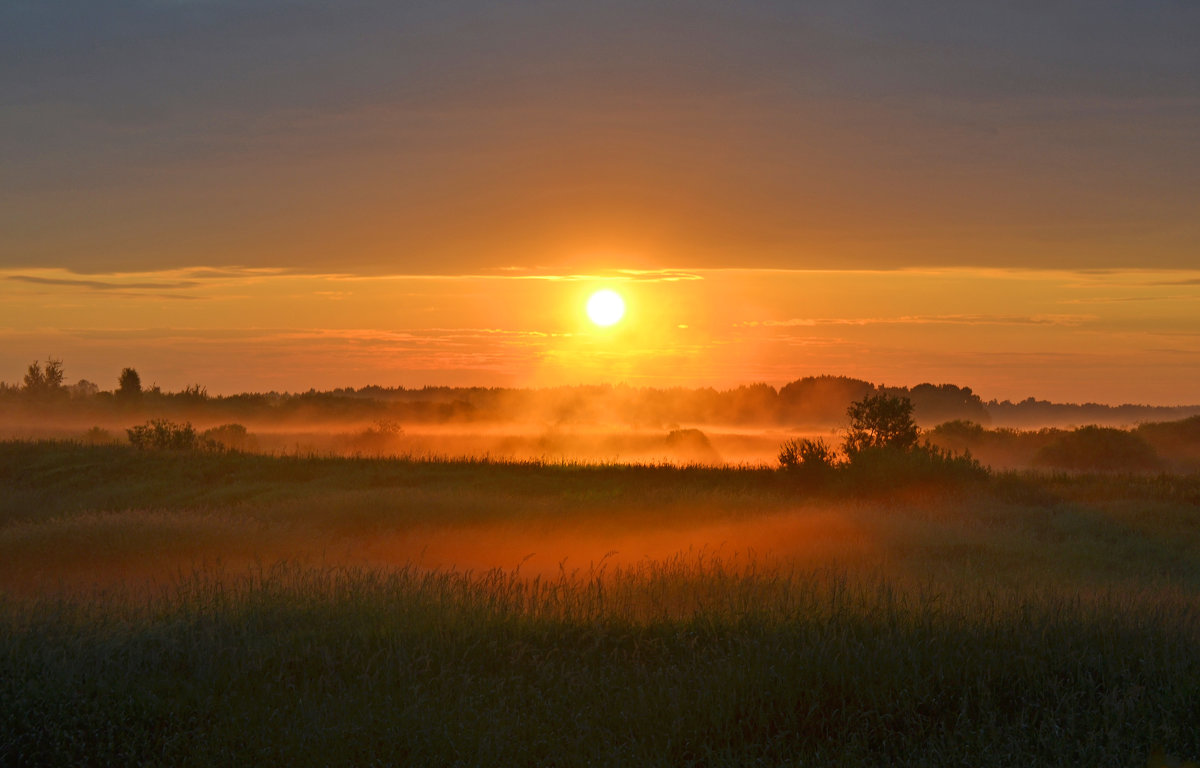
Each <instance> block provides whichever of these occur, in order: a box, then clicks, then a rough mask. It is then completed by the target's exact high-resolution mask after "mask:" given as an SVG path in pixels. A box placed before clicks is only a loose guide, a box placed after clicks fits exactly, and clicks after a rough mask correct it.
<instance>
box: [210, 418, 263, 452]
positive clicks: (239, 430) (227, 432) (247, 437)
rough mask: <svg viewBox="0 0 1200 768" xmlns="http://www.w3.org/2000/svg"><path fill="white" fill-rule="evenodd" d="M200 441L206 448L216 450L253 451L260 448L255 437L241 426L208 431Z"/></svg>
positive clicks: (228, 425) (231, 425) (221, 427)
mask: <svg viewBox="0 0 1200 768" xmlns="http://www.w3.org/2000/svg"><path fill="white" fill-rule="evenodd" d="M200 439H201V440H202V441H203V442H204V445H205V446H206V447H208V448H212V449H214V450H225V451H252V450H254V449H255V448H256V447H258V441H257V440H256V439H255V438H254V435H252V434H250V433H249V432H247V431H246V428H245V427H244V426H242V425H241V424H222V425H221V426H219V427H212V428H211V429H206V430H204V432H203V433H202V434H201V435H200Z"/></svg>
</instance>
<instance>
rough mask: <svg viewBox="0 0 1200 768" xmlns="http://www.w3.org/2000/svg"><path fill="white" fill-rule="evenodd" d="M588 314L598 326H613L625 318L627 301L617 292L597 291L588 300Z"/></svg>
mask: <svg viewBox="0 0 1200 768" xmlns="http://www.w3.org/2000/svg"><path fill="white" fill-rule="evenodd" d="M587 314H588V317H590V318H591V319H592V322H593V323H595V324H596V325H600V326H609V325H613V324H614V323H617V322H619V321H620V319H621V318H622V317H624V316H625V300H624V299H622V298H621V296H620V294H618V293H617V292H616V291H610V290H608V289H605V290H603V291H596V292H595V293H593V294H592V297H591V298H590V299H588V303H587Z"/></svg>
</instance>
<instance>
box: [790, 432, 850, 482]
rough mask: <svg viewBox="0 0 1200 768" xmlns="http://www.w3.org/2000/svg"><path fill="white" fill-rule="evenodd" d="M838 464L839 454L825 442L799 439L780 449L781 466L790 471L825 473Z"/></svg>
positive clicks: (818, 439)
mask: <svg viewBox="0 0 1200 768" xmlns="http://www.w3.org/2000/svg"><path fill="white" fill-rule="evenodd" d="M836 464H837V452H836V451H834V449H833V448H832V447H830V446H829V444H828V443H826V442H825V441H824V440H822V439H820V438H817V439H816V440H810V439H809V438H807V437H805V438H797V439H793V440H788V441H787V442H785V443H784V444H783V445H781V446H780V447H779V466H781V467H783V468H784V469H786V470H790V471H802V472H807V473H810V474H811V473H817V472H825V471H828V470H830V469H833V467H834V466H835V465H836Z"/></svg>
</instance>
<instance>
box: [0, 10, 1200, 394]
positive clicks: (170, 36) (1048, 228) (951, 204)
mask: <svg viewBox="0 0 1200 768" xmlns="http://www.w3.org/2000/svg"><path fill="white" fill-rule="evenodd" d="M1197 29H1200V5H1197V4H1195V3H1191V2H1184V1H1183V0H1174V1H1172V0H1166V1H1164V2H1159V3H1154V4H1151V5H1147V4H1144V3H1135V2H1114V3H1104V4H1087V5H1081V6H1071V7H1065V6H1063V7H1059V6H1046V7H1035V6H1027V5H1024V4H1017V5H1014V4H964V3H958V2H951V1H950V0H918V1H917V2H914V3H908V4H903V5H901V4H896V3H889V2H885V0H856V1H855V2H844V1H843V0H836V1H835V0H829V1H828V2H824V1H823V0H816V1H815V2H811V3H809V2H806V3H769V2H763V3H743V4H733V3H725V2H716V0H698V1H697V2H694V3H687V4H679V3H674V2H670V1H669V0H640V1H639V2H632V1H631V2H624V0H617V1H616V2H611V3H581V2H573V1H572V0H566V1H565V2H554V3H548V2H542V1H541V0H514V1H513V2H508V3H503V4H496V3H486V2H482V1H481V0H446V1H445V2H439V3H393V2H385V0H353V1H352V2H347V3H338V4H322V3H310V2H304V1H302V0H261V2H254V3H245V2H236V1H235V0H175V1H174V2H170V3H164V2H153V1H151V0H114V2H106V3H91V2H81V1H78V0H47V1H46V2H14V3H3V4H0V150H2V155H0V167H2V168H3V172H2V173H0V380H4V381H9V382H14V381H19V380H20V378H21V375H22V374H23V372H24V369H25V367H26V366H27V365H28V364H29V363H30V362H31V361H32V360H34V359H45V358H46V357H47V356H53V357H57V358H61V359H63V361H64V363H65V366H66V372H67V378H68V380H74V379H75V378H79V377H84V378H88V379H90V380H93V381H95V382H97V383H99V384H100V385H101V386H102V387H105V388H109V387H111V386H113V383H114V380H115V377H116V374H117V372H118V371H119V370H120V369H121V368H122V367H124V366H126V365H133V366H135V367H137V368H138V369H139V370H140V371H141V372H142V375H143V378H144V379H145V380H146V381H147V383H150V382H155V381H156V382H158V383H159V384H160V385H162V386H164V387H166V388H179V387H182V386H185V385H190V384H196V383H199V384H202V385H205V386H207V387H208V388H209V391H210V392H234V391H242V390H264V389H282V390H305V389H308V388H310V387H317V388H325V387H333V386H346V385H355V386H359V385H365V384H371V383H379V384H387V385H394V384H404V385H412V386H419V385H423V384H442V383H450V384H468V383H469V384H505V385H537V384H556V383H595V382H600V381H610V382H618V381H625V382H628V383H631V384H651V385H669V384H685V385H714V386H731V385H736V384H741V383H749V382H753V381H767V382H770V383H774V384H782V383H784V382H786V381H789V380H793V379H795V378H798V377H800V376H804V375H812V374H823V373H830V374H845V375H851V376H859V377H862V378H866V379H870V380H872V381H875V382H879V383H887V384H915V383H919V382H922V381H933V382H935V383H940V382H952V383H957V384H962V385H969V386H972V387H974V388H975V389H976V390H977V391H979V392H980V393H981V394H983V395H984V396H985V397H997V398H1001V399H1003V398H1024V397H1026V396H1030V395H1032V396H1037V397H1043V398H1053V399H1058V400H1069V401H1080V400H1097V401H1101V402H1110V403H1111V402H1122V401H1132V402H1144V403H1196V402H1200V392H1197V391H1196V388H1195V387H1194V386H1193V384H1192V382H1194V381H1197V380H1200V378H1198V377H1197V374H1198V373H1200V341H1198V338H1200V336H1198V334H1200V304H1198V303H1197V300H1198V298H1200V46H1197V45H1196V44H1195V37H1196V35H1195V31H1196V30H1197ZM599 287H612V288H616V289H618V290H620V291H621V292H623V293H624V294H625V295H626V298H627V300H628V303H629V316H628V318H627V319H626V320H625V321H624V322H623V323H621V324H620V325H619V326H617V327H615V328H613V329H611V330H609V331H601V330H599V329H596V328H595V327H593V326H591V325H590V324H588V323H587V322H586V320H585V318H584V316H583V314H582V308H583V304H584V301H585V299H586V295H587V294H588V292H589V291H591V290H593V289H595V288H599Z"/></svg>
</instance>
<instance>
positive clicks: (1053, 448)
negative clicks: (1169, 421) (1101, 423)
mask: <svg viewBox="0 0 1200 768" xmlns="http://www.w3.org/2000/svg"><path fill="white" fill-rule="evenodd" d="M1034 463H1035V464H1038V465H1041V466H1044V467H1050V468H1053V469H1067V470H1080V471H1098V472H1139V471H1141V472H1144V471H1149V470H1155V469H1159V468H1160V467H1161V465H1162V462H1161V461H1160V460H1159V457H1158V453H1157V452H1156V451H1155V450H1154V448H1153V446H1151V445H1150V443H1148V442H1146V439H1145V438H1144V437H1142V436H1141V435H1139V434H1136V433H1133V432H1127V431H1125V430H1123V429H1113V428H1112V427H1098V426H1096V425H1094V424H1093V425H1090V426H1086V427H1080V428H1079V429H1076V430H1075V431H1073V432H1065V433H1063V434H1062V435H1059V436H1058V438H1057V439H1055V440H1054V441H1053V442H1052V443H1050V444H1049V445H1046V446H1044V447H1043V448H1042V449H1041V450H1039V451H1038V452H1037V455H1036V456H1035V457H1034Z"/></svg>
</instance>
